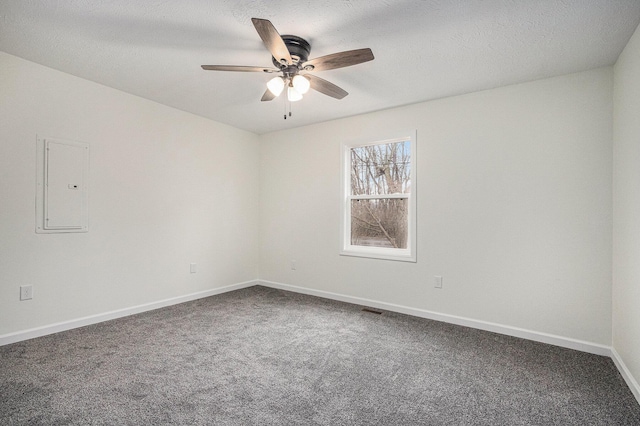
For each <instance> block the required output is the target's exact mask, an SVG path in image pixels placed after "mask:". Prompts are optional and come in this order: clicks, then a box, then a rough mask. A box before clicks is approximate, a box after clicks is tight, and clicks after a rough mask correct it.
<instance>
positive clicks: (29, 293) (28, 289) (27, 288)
mask: <svg viewBox="0 0 640 426" xmlns="http://www.w3.org/2000/svg"><path fill="white" fill-rule="evenodd" d="M30 299H33V286H32V285H21V286H20V300H30Z"/></svg>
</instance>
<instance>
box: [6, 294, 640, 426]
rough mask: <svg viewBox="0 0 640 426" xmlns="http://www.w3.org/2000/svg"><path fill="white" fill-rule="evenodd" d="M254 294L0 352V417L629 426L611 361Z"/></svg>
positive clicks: (326, 303) (639, 414)
mask: <svg viewBox="0 0 640 426" xmlns="http://www.w3.org/2000/svg"><path fill="white" fill-rule="evenodd" d="M361 308H362V307H360V306H356V305H350V304H347V303H340V302H335V301H330V300H326V299H320V298H315V297H310V296H304V295H299V294H294V293H289V292H284V291H280V290H273V289H269V288H265V287H252V288H248V289H244V290H239V291H235V292H231V293H227V294H223V295H219V296H214V297H209V298H206V299H201V300H197V301H194V302H189V303H184V304H181V305H176V306H172V307H168V308H163V309H159V310H156V311H151V312H147V313H144V314H140V315H135V316H131V317H127V318H121V319H118V320H114V321H109V322H105V323H101V324H96V325H92V326H89V327H84V328H80V329H76V330H71V331H68V332H64V333H59V334H56V335H51V336H46V337H41V338H38V339H33V340H29V341H25V342H20V343H16V344H12V345H7V346H3V347H0V361H1V368H0V424H2V425H17V424H47V425H49V424H55V425H62V424H82V425H88V424H108V425H151V424H153V425H156V424H157V425H160V424H207V425H365V424H366V425H510V426H512V425H640V405H638V403H637V402H636V400H635V399H634V398H633V395H632V394H631V392H630V390H629V389H628V388H627V387H626V385H625V384H624V381H623V379H622V377H621V376H620V374H619V373H618V372H617V370H616V368H615V366H614V364H613V363H612V361H611V360H610V359H609V358H606V357H601V356H596V355H590V354H586V353H582V352H577V351H573V350H569V349H563V348H559V347H555V346H551V345H545V344H540V343H535V342H530V341H526V340H522V339H517V338H513V337H507V336H502V335H499V334H494V333H489V332H484V331H479V330H474V329H470V328H465V327H460V326H454V325H449V324H444V323H440V322H436V321H429V320H425V319H420V318H414V317H410V316H406V315H401V314H395V313H391V312H384V313H383V314H382V315H377V314H374V313H368V312H363V311H362V310H361Z"/></svg>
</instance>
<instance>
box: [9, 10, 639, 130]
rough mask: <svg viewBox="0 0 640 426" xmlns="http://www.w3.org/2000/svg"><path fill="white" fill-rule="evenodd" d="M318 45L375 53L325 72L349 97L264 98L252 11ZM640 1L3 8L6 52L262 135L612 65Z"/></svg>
mask: <svg viewBox="0 0 640 426" xmlns="http://www.w3.org/2000/svg"><path fill="white" fill-rule="evenodd" d="M252 17H257V18H264V19H269V20H271V22H272V23H273V24H274V25H275V27H276V28H277V29H278V31H279V32H280V33H281V34H295V35H298V36H300V37H303V38H305V39H306V40H308V41H309V42H310V43H311V55H310V58H315V57H318V56H323V55H327V54H330V53H334V52H338V51H343V50H351V49H358V48H363V47H370V48H371V49H372V50H373V53H374V55H375V58H376V59H375V60H374V61H372V62H367V63H364V64H360V65H356V66H353V67H349V68H343V69H338V70H330V71H323V72H318V73H316V75H318V76H319V77H322V78H324V79H326V80H329V81H331V82H332V83H335V84H337V85H338V86H340V87H342V88H343V89H345V90H347V91H348V92H349V96H347V97H346V98H344V99H342V100H336V99H333V98H329V97H327V96H324V95H321V94H320V93H317V92H310V93H309V94H307V95H305V98H304V99H303V100H302V101H300V102H296V103H293V104H292V111H293V116H292V117H291V118H290V119H287V120H284V119H283V112H284V108H285V102H284V101H283V100H282V99H280V98H278V99H276V100H274V101H272V102H260V97H261V96H262V93H263V92H264V90H265V84H266V82H267V81H268V80H269V78H270V77H271V76H270V75H267V74H262V73H233V72H216V71H203V70H202V69H201V68H200V65H201V64H222V65H227V64H228V65H256V66H271V65H272V64H271V55H270V54H269V53H268V51H267V50H266V49H265V47H264V46H263V44H262V41H261V40H260V37H259V36H258V34H257V33H256V31H255V29H254V28H253V25H252V24H251V18H252ZM639 22H640V0H535V1H534V0H421V1H419V0H405V1H403V0H395V1H392V0H351V1H350V0H334V1H318V0H314V1H310V0H297V1H291V0H289V1H280V0H271V1H256V0H233V1H227V0H188V1H159V0H157V1H149V0H145V1H142V0H141V1H131V0H65V1H62V0H59V1H54V0H50V1H45V0H42V1H27V0H2V1H1V2H0V50H2V51H4V52H7V53H9V54H12V55H15V56H19V57H21V58H24V59H27V60H30V61H33V62H37V63H39V64H43V65H46V66H48V67H51V68H54V69H57V70H60V71H64V72H66V73H69V74H73V75H76V76H79V77H82V78H85V79H88V80H92V81H95V82H98V83H101V84H104V85H106V86H110V87H113V88H116V89H120V90H123V91H125V92H129V93H132V94H135V95H138V96H141V97H144V98H147V99H151V100H154V101H157V102H159V103H162V104H165V105H169V106H172V107H175V108H178V109H181V110H184V111H189V112H192V113H194V114H198V115H201V116H204V117H208V118H211V119H213V120H216V121H219V122H223V123H227V124H230V125H232V126H235V127H239V128H242V129H246V130H249V131H252V132H255V133H266V132H270V131H274V130H279V129H285V128H290V127H297V126H302V125H307V124H310V123H316V122H320V121H326V120H331V119H335V118H339V117H345V116H350V115H355V114H361V113H365V112H370V111H376V110H381V109H387V108H392V107H396V106H399V105H406V104H411V103H416V102H421V101H426V100H430V99H436V98H441V97H446V96H452V95H457V94H461V93H468V92H474V91H478V90H483V89H488V88H493V87H498V86H503V85H507V84H513V83H519V82H524V81H530V80H535V79H539V78H544V77H550V76H554V75H561V74H566V73H571V72H577V71H582V70H586V69H590V68H595V67H600V66H606V65H611V64H613V63H614V62H615V60H616V59H617V57H618V55H619V54H620V52H621V51H622V49H623V48H624V46H625V44H626V43H627V41H628V40H629V38H630V37H631V35H632V34H633V31H634V30H635V28H636V27H637V25H638V23H639Z"/></svg>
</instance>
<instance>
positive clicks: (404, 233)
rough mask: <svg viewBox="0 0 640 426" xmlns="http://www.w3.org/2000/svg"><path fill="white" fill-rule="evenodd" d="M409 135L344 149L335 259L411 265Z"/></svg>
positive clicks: (412, 212) (412, 150) (412, 211)
mask: <svg viewBox="0 0 640 426" xmlns="http://www.w3.org/2000/svg"><path fill="white" fill-rule="evenodd" d="M415 152H416V138H415V132H410V134H408V136H404V137H400V138H394V139H386V140H380V141H377V142H370V141H369V142H360V143H345V144H344V145H343V151H342V162H343V174H342V176H343V178H342V184H343V197H342V199H343V205H342V211H343V215H344V216H343V221H342V224H343V229H342V238H343V241H342V250H341V252H340V254H343V255H349V256H361V257H372V258H378V259H389V260H403V261H409V262H415V261H416V250H415V246H416V238H415V230H416V203H415V190H416V188H415V172H416V170H415V169H416V168H415Z"/></svg>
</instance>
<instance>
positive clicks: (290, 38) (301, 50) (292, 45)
mask: <svg viewBox="0 0 640 426" xmlns="http://www.w3.org/2000/svg"><path fill="white" fill-rule="evenodd" d="M281 37H282V41H284V44H285V45H286V46H287V49H288V50H289V53H290V54H291V59H293V63H294V64H303V63H305V62H307V60H308V59H309V52H311V45H310V44H309V42H307V40H305V39H303V38H301V37H298V36H294V35H283V36H281ZM271 59H272V61H273V64H274V65H275V66H276V67H278V68H282V65H283V64H281V63H280V61H279V60H278V59H276V58H274V57H271Z"/></svg>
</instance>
